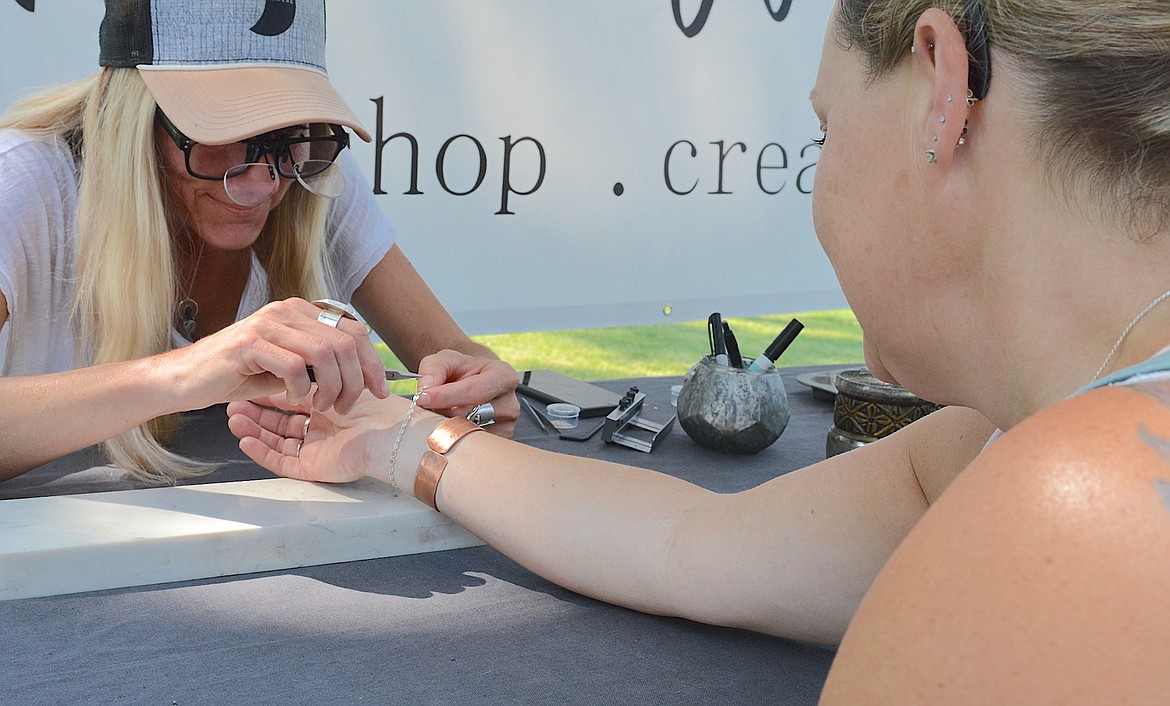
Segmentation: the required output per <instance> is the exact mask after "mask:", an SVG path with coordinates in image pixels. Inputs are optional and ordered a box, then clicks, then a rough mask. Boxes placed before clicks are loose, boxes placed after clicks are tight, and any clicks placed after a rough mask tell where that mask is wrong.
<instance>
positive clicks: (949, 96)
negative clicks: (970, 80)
mask: <svg viewBox="0 0 1170 706" xmlns="http://www.w3.org/2000/svg"><path fill="white" fill-rule="evenodd" d="M954 102H955V97H954V96H952V95H951V94H949V93H948V94H947V103H954Z"/></svg>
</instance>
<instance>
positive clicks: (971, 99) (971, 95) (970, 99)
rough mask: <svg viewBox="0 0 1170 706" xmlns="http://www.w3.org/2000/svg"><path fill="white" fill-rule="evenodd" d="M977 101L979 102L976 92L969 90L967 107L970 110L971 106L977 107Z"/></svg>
mask: <svg viewBox="0 0 1170 706" xmlns="http://www.w3.org/2000/svg"><path fill="white" fill-rule="evenodd" d="M977 100H979V99H978V98H976V97H975V92H974V91H972V90H971V89H970V88H968V89H967V107H968V108H970V107H971V106H973V105H975V101H977Z"/></svg>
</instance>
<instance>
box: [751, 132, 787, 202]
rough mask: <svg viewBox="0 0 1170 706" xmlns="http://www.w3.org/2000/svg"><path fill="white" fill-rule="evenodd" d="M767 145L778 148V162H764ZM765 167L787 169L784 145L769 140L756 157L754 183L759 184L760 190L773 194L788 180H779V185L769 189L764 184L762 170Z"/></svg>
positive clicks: (778, 191) (782, 187)
mask: <svg viewBox="0 0 1170 706" xmlns="http://www.w3.org/2000/svg"><path fill="white" fill-rule="evenodd" d="M769 147H775V148H776V149H778V150H780V164H767V165H766V164H764V153H765V152H767V151H768V148H769ZM765 169H788V153H787V152H785V151H784V146H783V145H780V144H777V143H775V142H769V143H768V144H766V145H764V148H763V149H761V150H760V156H759V158H757V159H756V183H757V184H759V185H760V191H762V192H764V193H765V194H768V195H769V196H775V195H776V194H778V193H780V192H781V191H783V190H784V186H785V184H787V183H788V182H781V183H780V186H779V187H778V188H777V189H776V190H775V191H770V190H769V189H768V187H766V186H764V170H765Z"/></svg>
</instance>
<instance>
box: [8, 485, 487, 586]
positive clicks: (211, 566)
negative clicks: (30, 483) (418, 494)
mask: <svg viewBox="0 0 1170 706" xmlns="http://www.w3.org/2000/svg"><path fill="white" fill-rule="evenodd" d="M479 544H482V542H481V541H480V540H479V539H477V538H476V537H474V536H473V535H471V534H469V533H468V532H467V531H465V530H463V529H462V528H461V527H459V526H458V525H456V524H455V523H453V522H451V521H450V520H449V519H448V518H446V517H445V516H443V515H441V514H439V513H437V512H435V511H434V510H431V509H430V508H429V507H427V506H425V505H423V504H422V503H420V502H418V501H417V500H414V499H413V498H410V497H407V496H405V495H403V496H399V497H393V496H392V494H391V493H390V490H389V489H388V488H387V487H386V485H385V484H382V483H378V482H377V481H372V480H371V481H366V482H361V483H354V484H350V485H323V484H315V483H305V482H301V481H294V480H289V479H286V478H274V479H269V480H255V481H242V482H236V483H211V484H206V485H190V486H183V487H178V488H152V489H148V490H129V491H118V492H109V493H92V494H87V495H65V496H57V497H47V498H24V499H17V500H0V600H10V599H15V598H31V597H35V596H51V595H58V594H63V593H77V592H81V591H93V590H100V589H107V588H123V587H127V586H143V585H147V584H153V583H163V582H168V581H183V580H187V579H199V578H210V577H215V576H227V575H232V574H243V573H249V572H253V571H270V570H276V569H287V568H293V567H298V566H311V565H316V564H331V563H337V562H343V561H357V560H361V559H373V558H377V557H385V556H398V555H402V554H417V553H421V552H430V551H441V550H445V549H456V548H459V547H470V546H476V545H479Z"/></svg>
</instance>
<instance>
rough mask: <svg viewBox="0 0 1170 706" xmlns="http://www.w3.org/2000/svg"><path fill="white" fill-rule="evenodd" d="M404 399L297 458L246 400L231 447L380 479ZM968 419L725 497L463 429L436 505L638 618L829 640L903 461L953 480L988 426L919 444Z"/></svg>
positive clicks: (895, 515)
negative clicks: (944, 448) (943, 441)
mask: <svg viewBox="0 0 1170 706" xmlns="http://www.w3.org/2000/svg"><path fill="white" fill-rule="evenodd" d="M403 408H404V403H403V402H402V401H401V400H387V401H385V402H381V403H371V404H370V405H367V406H363V407H361V408H360V410H361V412H360V414H361V415H367V416H365V417H364V418H356V417H355V416H354V415H351V417H349V418H334V417H331V416H330V417H329V418H325V417H324V416H323V415H317V416H314V417H313V420H314V421H313V425H312V427H313V429H312V430H311V431H310V436H309V438H308V440H307V441H306V442H305V444H304V448H303V450H302V452H301V455H300V458H293V457H292V456H291V454H290V452H289V449H291V448H293V447H294V446H295V444H294V443H290V442H289V441H288V439H287V438H286V437H284V436H283V434H284V432H285V430H286V429H292V428H295V427H297V425H296V424H291V425H287V424H286V426H285V427H281V420H280V418H279V416H278V415H277V413H275V412H266V411H265V410H262V409H261V408H259V407H256V406H255V405H251V404H247V403H244V404H237V405H232V406H230V407H229V410H228V411H229V414H231V415H232V417H231V419H230V426H231V428H232V431H233V432H235V433H236V435H237V436H240V437H241V438H242V441H241V445H240V446H241V448H242V449H243V450H244V452H245V453H247V454H248V455H249V456H250V457H252V458H253V459H255V460H256V461H257V462H258V463H260V464H261V465H262V466H264V467H266V468H268V469H269V470H272V471H274V472H276V473H279V474H281V475H287V476H290V477H300V478H307V479H311V480H350V479H352V478H355V477H359V476H360V475H363V474H367V473H368V474H370V475H375V476H377V477H380V478H382V479H385V477H386V469H387V468H388V465H389V464H388V461H387V460H386V459H387V458H388V455H389V448H390V446H391V443H392V439H393V437H394V435H395V431H396V428H397V423H398V422H399V421H400V420H401V418H402V414H403V411H404V409H403ZM265 415H269V416H268V417H267V418H266V416H265ZM972 418H975V419H981V418H979V417H978V416H977V415H974V413H972V412H971V411H970V410H962V409H958V408H952V409H949V410H943V411H941V412H938V413H936V414H934V415H930V416H929V417H927V418H925V419H924V420H921V421H919V422H917V423H915V424H914V425H912V426H911V427H909V428H907V429H905V430H903V431H901V432H899V433H898V434H895V435H894V436H893V437H890V438H889V439H886V440H884V441H882V442H878V443H875V444H872V445H870V446H867V447H864V448H862V449H858V450H856V451H850V452H849V453H847V454H844V455H841V456H837V457H834V458H833V459H830V460H827V461H825V462H823V463H819V464H817V465H815V466H812V467H809V468H807V469H803V470H801V471H797V472H794V473H790V474H787V475H785V476H781V477H780V478H777V479H775V480H773V481H771V482H769V483H766V484H764V485H761V486H759V487H757V488H755V489H752V490H748V491H745V492H742V493H738V494H735V495H720V494H717V493H712V492H709V491H707V490H704V489H702V488H699V487H697V486H694V485H691V484H689V483H686V482H684V481H681V480H678V479H676V478H674V477H671V476H668V475H663V474H659V473H654V472H650V471H645V470H642V469H636V468H630V467H627V466H620V465H616V464H610V463H603V462H599V461H595V460H590V459H583V458H577V457H571V456H563V455H558V454H553V453H549V452H545V451H541V450H537V449H532V448H529V447H525V446H521V445H518V444H514V443H511V442H508V441H505V440H502V439H497V438H494V437H491V436H490V435H488V434H471V435H469V436H468V437H466V439H464V440H463V441H462V442H460V444H459V445H458V446H456V447H455V449H454V450H452V452H451V453H449V454H448V458H449V464H448V466H447V470H446V472H445V473H444V475H443V478H442V481H441V483H440V484H439V492H438V497H437V502H438V506H439V509H440V510H441V511H442V512H444V513H445V514H448V515H449V516H451V517H452V518H454V519H455V520H456V521H457V522H459V523H460V524H461V525H463V526H464V527H466V528H467V529H469V530H470V531H472V532H473V533H475V534H476V535H478V536H480V537H481V538H483V539H484V540H485V541H486V542H488V543H489V544H491V545H492V546H494V547H496V548H497V549H499V550H501V551H502V552H504V553H505V554H507V555H508V556H510V557H512V558H514V559H515V560H517V561H518V562H520V563H521V564H523V565H524V566H526V567H528V568H529V569H531V570H532V571H534V572H536V573H538V574H540V575H542V576H545V577H547V578H549V579H551V580H553V581H556V582H557V583H559V584H561V585H563V586H566V587H568V588H571V589H573V590H575V591H578V592H580V593H583V594H586V595H589V596H593V597H595V598H599V599H601V600H605V601H608V602H611V603H616V604H619V605H624V606H628V607H631V608H635V609H638V610H642V611H646V612H650V613H657V614H665V615H677V616H682V617H686V618H691V619H694V620H699V621H703V622H709V623H716V624H722V625H734V626H740V627H747V628H751V629H754V630H760V631H764V632H769V633H775V634H780V635H785V636H788V637H795V638H800V639H805V640H813V641H818V642H835V641H837V640H839V639H840V637H841V635H842V633H843V632H844V630H845V627H846V625H847V624H848V622H849V619H850V618H851V617H852V615H853V612H854V610H855V609H856V607H857V605H858V603H859V602H860V600H861V597H862V596H863V595H864V594H865V592H866V590H867V589H868V587H869V585H870V583H871V582H872V580H873V578H874V576H876V575H877V573H878V571H879V570H880V569H881V567H882V566H883V565H884V564H885V562H886V560H887V558H888V557H889V556H890V554H891V553H892V552H893V551H894V548H895V547H897V546H898V544H899V543H900V542H901V541H902V538H903V537H904V536H905V535H906V534H907V533H908V532H909V531H910V528H911V527H913V526H914V524H915V523H916V522H917V521H918V519H919V517H921V515H922V514H923V512H925V510H926V507H927V499H926V496H925V495H924V494H923V492H922V490H921V487H920V481H919V473H921V472H922V471H921V470H920V471H918V472H916V469H915V468H914V467H913V466H912V463H911V458H912V457H915V458H916V462H917V463H919V464H925V463H934V464H935V465H936V466H937V467H938V468H939V469H940V471H941V472H942V473H943V475H947V474H950V473H951V471H952V468H953V467H956V466H960V465H965V463H966V462H967V461H969V460H970V456H971V455H973V454H974V453H976V452H977V451H978V448H979V447H980V446H981V444H982V441H983V439H985V438H986V436H987V434H988V433H990V429H989V428H988V427H987V425H986V423H985V422H984V423H983V424H982V425H980V424H978V423H977V424H975V427H976V431H975V432H973V433H968V434H967V437H966V438H962V437H960V438H957V439H955V440H954V442H955V443H953V444H952V445H951V446H950V447H949V449H948V454H947V455H946V456H945V457H943V458H930V457H929V453H928V454H927V455H925V456H924V455H923V454H922V453H921V452H920V451H919V450H918V449H917V446H918V442H920V441H921V440H922V439H925V438H930V437H931V436H932V435H934V434H937V433H946V432H947V431H948V430H951V429H953V428H954V427H955V426H956V425H959V426H962V427H963V428H966V429H968V430H969V429H970V426H969V425H967V426H964V425H961V424H959V422H960V421H962V420H967V421H970V420H971V419H972ZM319 419H320V420H321V421H317V420H319ZM437 423H438V419H436V418H435V417H433V416H431V415H426V414H425V413H424V414H423V415H422V416H421V417H416V419H415V421H413V422H412V423H411V427H410V431H409V432H408V433H407V435H406V437H405V438H404V439H403V442H402V445H401V448H400V451H399V458H400V459H402V460H400V461H399V463H398V469H397V472H396V478H397V481H398V484H399V485H400V486H401V487H402V488H403V489H404V490H406V491H409V490H410V489H411V488H412V487H413V480H412V479H413V476H414V469H415V466H416V464H417V462H418V459H419V458H420V457H421V455H422V450H423V448H424V439H425V437H426V435H427V434H428V433H429V432H430V430H431V429H432V428H433V427H434V426H435V425H436V424H437ZM335 425H336V426H335ZM293 433H294V434H295V433H296V431H295V429H294V432H293ZM977 436H982V438H978V439H977V438H976V437H977ZM358 442H360V443H358ZM781 443H782V440H781ZM965 454H969V455H967V457H966V458H962V456H963V455H965ZM371 460H373V461H374V462H373V464H372V465H373V468H370V465H371Z"/></svg>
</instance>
